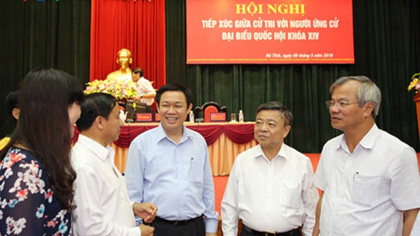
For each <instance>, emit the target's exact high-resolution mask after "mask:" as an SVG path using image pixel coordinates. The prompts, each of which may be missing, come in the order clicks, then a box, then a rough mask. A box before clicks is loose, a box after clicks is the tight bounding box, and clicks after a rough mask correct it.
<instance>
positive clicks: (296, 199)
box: [278, 181, 302, 209]
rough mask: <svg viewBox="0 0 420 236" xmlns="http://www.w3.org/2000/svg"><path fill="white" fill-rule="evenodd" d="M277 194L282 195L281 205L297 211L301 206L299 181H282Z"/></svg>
mask: <svg viewBox="0 0 420 236" xmlns="http://www.w3.org/2000/svg"><path fill="white" fill-rule="evenodd" d="M281 188H282V189H280V191H279V192H278V193H280V194H281V193H283V194H282V195H283V196H282V197H283V204H284V205H285V206H286V207H287V208H293V209H299V208H300V207H301V205H302V195H301V192H302V183H301V182H299V181H284V182H283V184H282V185H281Z"/></svg>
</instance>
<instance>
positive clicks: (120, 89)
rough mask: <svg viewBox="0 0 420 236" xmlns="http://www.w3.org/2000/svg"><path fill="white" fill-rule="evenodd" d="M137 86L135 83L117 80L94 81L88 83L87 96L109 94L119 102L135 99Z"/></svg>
mask: <svg viewBox="0 0 420 236" xmlns="http://www.w3.org/2000/svg"><path fill="white" fill-rule="evenodd" d="M136 87H137V84H136V83H135V82H133V81H124V80H117V79H106V80H97V79H96V80H94V81H91V82H88V83H86V89H85V91H84V92H85V94H86V95H88V94H91V93H98V92H102V93H109V94H111V95H112V96H114V97H115V98H116V99H117V100H119V101H121V100H128V99H134V98H135V97H136V94H137V90H136Z"/></svg>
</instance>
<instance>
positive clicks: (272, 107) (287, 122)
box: [257, 101, 293, 126]
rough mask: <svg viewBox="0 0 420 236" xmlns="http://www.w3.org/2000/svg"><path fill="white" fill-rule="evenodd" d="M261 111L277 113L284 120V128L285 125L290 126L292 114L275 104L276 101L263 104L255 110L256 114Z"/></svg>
mask: <svg viewBox="0 0 420 236" xmlns="http://www.w3.org/2000/svg"><path fill="white" fill-rule="evenodd" d="M263 110H274V111H279V113H280V116H281V117H282V118H283V120H284V126H286V125H292V121H293V115H292V112H291V111H290V110H289V108H287V107H286V106H285V105H283V104H282V103H280V102H276V101H272V102H267V103H263V104H261V105H259V106H258V108H257V114H258V113H259V112H260V111H263Z"/></svg>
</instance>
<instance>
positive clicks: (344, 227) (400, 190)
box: [314, 76, 420, 236]
mask: <svg viewBox="0 0 420 236" xmlns="http://www.w3.org/2000/svg"><path fill="white" fill-rule="evenodd" d="M330 92H331V93H332V95H331V100H329V101H327V103H326V104H327V107H328V108H329V112H330V115H331V125H332V126H333V127H334V128H335V129H339V130H341V131H343V132H344V134H341V135H339V136H337V137H335V138H333V139H331V140H329V141H328V142H327V143H326V144H325V145H324V148H323V150H322V154H321V159H320V162H319V164H318V169H317V171H316V174H315V178H314V184H315V185H316V186H317V187H319V188H320V189H321V190H322V191H323V194H322V195H321V198H320V200H319V203H318V205H317V222H316V225H315V229H314V235H322V236H324V235H367V236H370V235H381V236H400V235H405V236H408V235H409V234H410V231H411V228H412V226H413V224H414V221H415V219H416V216H417V213H418V210H419V207H420V179H419V170H418V166H417V158H416V153H415V152H414V150H413V148H411V147H410V146H408V145H407V144H405V143H403V142H401V141H400V140H399V139H397V138H396V137H394V136H392V135H390V134H388V133H387V132H385V131H383V130H380V129H379V128H378V127H377V126H376V124H375V118H376V117H377V115H378V112H379V107H380V104H381V91H380V90H379V88H378V87H377V86H376V84H375V83H373V82H372V81H371V80H370V79H369V78H367V77H366V76H348V77H341V78H339V79H338V80H336V81H335V82H334V83H333V84H332V85H331V86H330ZM403 212H404V213H405V217H404V222H403Z"/></svg>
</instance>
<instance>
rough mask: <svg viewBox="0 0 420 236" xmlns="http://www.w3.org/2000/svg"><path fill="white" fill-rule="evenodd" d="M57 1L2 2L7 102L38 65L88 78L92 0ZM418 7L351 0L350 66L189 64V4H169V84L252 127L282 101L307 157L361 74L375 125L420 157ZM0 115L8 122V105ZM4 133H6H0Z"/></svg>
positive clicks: (1, 90) (2, 92) (2, 89)
mask: <svg viewBox="0 0 420 236" xmlns="http://www.w3.org/2000/svg"><path fill="white" fill-rule="evenodd" d="M54 2H55V1H48V0H46V3H45V4H40V3H39V2H37V1H31V0H28V1H26V2H25V3H24V2H23V1H20V0H16V1H12V0H9V1H0V9H3V11H2V14H1V22H2V23H1V27H0V52H1V53H0V60H1V64H0V72H1V81H2V86H0V98H1V99H3V100H4V98H5V96H6V94H7V93H8V92H9V91H11V90H14V89H16V88H17V85H18V83H19V81H20V80H21V79H22V77H23V76H24V75H25V74H26V73H27V72H28V71H29V70H30V69H32V68H34V67H37V66H43V65H48V66H52V67H55V68H58V69H61V70H64V71H66V72H68V73H70V74H73V75H75V76H76V77H78V78H80V79H81V80H82V81H83V82H87V81H88V80H89V47H90V7H91V6H90V1H88V0H74V1H60V2H59V4H58V8H57V7H54V5H53V4H54ZM23 4H26V5H25V6H24V7H23ZM418 9H420V3H419V2H418V1H416V0H401V1H395V0H371V1H364V0H354V1H353V11H354V42H355V59H356V63H355V64H354V65H186V64H185V62H186V58H185V57H186V52H185V50H186V38H185V35H186V29H185V20H186V19H185V0H179V1H178V0H177V1H173V0H167V1H166V32H167V37H166V38H167V48H166V50H167V70H166V71H167V82H180V83H183V84H186V85H187V86H189V87H190V88H191V89H192V90H193V92H194V94H195V102H194V104H195V105H201V104H203V103H204V102H207V101H210V100H212V101H216V102H218V103H219V104H221V105H225V106H227V107H228V111H229V113H230V112H236V113H237V112H238V111H239V110H240V109H242V110H243V111H244V113H245V120H247V121H250V120H253V119H254V117H255V109H256V107H257V106H258V105H259V104H260V103H263V102H266V101H270V100H279V101H281V102H283V103H284V104H286V105H287V106H288V107H289V108H290V109H291V110H292V112H293V114H294V116H295V120H294V124H293V128H292V132H291V133H290V135H289V137H288V138H287V139H286V142H287V143H288V144H290V145H292V146H294V147H296V148H297V149H299V150H300V151H302V152H305V153H310V152H320V151H321V148H322V145H323V144H324V143H325V141H326V140H328V139H330V138H331V137H333V136H335V135H337V134H339V132H338V131H336V130H334V129H332V128H331V126H330V120H329V114H328V111H327V109H326V108H325V105H324V102H325V100H327V99H328V98H329V92H328V87H329V85H330V84H331V83H332V82H333V81H334V80H335V79H336V78H338V77H339V76H343V75H354V74H364V75H367V76H369V77H371V78H372V79H373V80H374V81H375V82H376V83H377V84H378V85H379V87H380V88H381V90H382V93H383V104H382V108H381V111H380V114H379V117H378V119H377V123H378V125H379V127H381V128H383V129H384V130H386V131H388V132H390V133H392V134H394V135H396V136H397V137H399V138H400V139H401V140H403V141H404V142H407V143H408V144H410V145H411V146H413V147H415V148H416V150H417V151H419V138H418V133H417V121H416V113H415V106H414V102H413V100H412V99H413V96H414V94H413V93H408V92H407V90H406V88H407V86H408V83H409V81H410V77H411V75H412V74H413V73H415V72H419V71H420V63H419V62H420V60H419V55H420V40H418V35H419V33H418V32H419V31H420V19H419V18H420V14H418V13H417V12H416V11H417V10H418ZM332 10H333V9H332ZM337 43H340V42H337ZM0 115H1V117H0V124H2V125H3V124H4V123H5V120H6V115H5V106H4V104H3V102H1V106H0ZM7 130H8V129H7V128H5V127H2V131H1V135H2V136H4V135H5V134H6V133H7Z"/></svg>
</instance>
